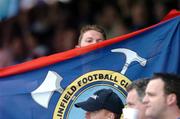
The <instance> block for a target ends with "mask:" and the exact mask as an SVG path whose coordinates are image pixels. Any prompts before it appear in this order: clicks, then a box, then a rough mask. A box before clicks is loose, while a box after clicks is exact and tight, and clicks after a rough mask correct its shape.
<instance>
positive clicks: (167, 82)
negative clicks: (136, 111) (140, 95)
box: [143, 73, 180, 119]
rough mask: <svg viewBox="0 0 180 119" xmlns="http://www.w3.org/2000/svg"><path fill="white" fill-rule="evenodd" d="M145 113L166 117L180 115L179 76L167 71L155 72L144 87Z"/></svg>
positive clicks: (164, 118)
mask: <svg viewBox="0 0 180 119" xmlns="http://www.w3.org/2000/svg"><path fill="white" fill-rule="evenodd" d="M143 102H144V103H145V104H146V106H147V109H146V115H147V116H148V117H152V118H158V119H166V118H172V119H175V118H178V117H180V77H179V76H177V75H174V74H168V73H156V74H155V75H154V76H153V77H152V79H151V80H150V82H149V83H148V85H147V88H146V95H145V97H144V99H143Z"/></svg>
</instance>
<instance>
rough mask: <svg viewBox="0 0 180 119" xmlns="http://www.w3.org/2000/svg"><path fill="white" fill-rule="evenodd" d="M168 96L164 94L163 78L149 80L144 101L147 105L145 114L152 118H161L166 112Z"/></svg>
mask: <svg viewBox="0 0 180 119" xmlns="http://www.w3.org/2000/svg"><path fill="white" fill-rule="evenodd" d="M166 100H167V99H166V96H165V94H164V82H163V81H162V80H161V79H154V80H151V81H150V82H149V84H148V85H147V88H146V95H145V97H144V99H143V102H144V103H145V105H146V112H145V115H146V116H148V117H152V118H159V117H162V116H163V113H166V112H165V110H166V108H167V104H166V102H167V101H166Z"/></svg>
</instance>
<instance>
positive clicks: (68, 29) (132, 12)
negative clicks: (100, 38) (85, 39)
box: [0, 0, 180, 68]
mask: <svg viewBox="0 0 180 119" xmlns="http://www.w3.org/2000/svg"><path fill="white" fill-rule="evenodd" d="M21 1H23V2H22V3H21V5H19V10H18V13H17V14H16V15H15V16H13V17H11V18H8V19H5V20H1V21H0V68H2V67H5V66H9V65H14V64H18V63H22V62H25V61H28V60H32V59H35V58H38V57H41V56H46V55H50V54H53V53H58V52H63V51H66V50H69V49H73V48H75V45H77V43H78V36H79V30H80V28H81V27H82V26H84V25H87V24H97V25H100V26H102V27H103V28H104V29H105V31H106V34H107V37H108V39H109V38H113V37H116V36H120V35H123V34H127V33H129V32H132V31H135V30H138V29H142V28H144V27H147V26H150V25H153V24H155V23H158V22H159V21H160V20H161V19H162V18H163V17H164V16H165V15H166V14H167V13H168V12H169V11H170V10H172V9H177V10H179V8H180V1H179V0H64V1H63V0H58V1H57V0H49V1H48V0H30V1H33V2H31V4H30V3H26V2H27V1H28V0H21ZM35 1H36V2H35Z"/></svg>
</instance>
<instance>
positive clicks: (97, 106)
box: [75, 89, 124, 119]
mask: <svg viewBox="0 0 180 119" xmlns="http://www.w3.org/2000/svg"><path fill="white" fill-rule="evenodd" d="M75 107H77V108H81V109H83V110H85V111H86V119H120V116H121V113H122V109H123V107H124V104H123V102H122V101H121V99H120V98H119V96H118V95H117V94H116V93H115V92H113V90H111V89H101V90H98V91H96V92H95V93H94V94H93V95H92V96H90V97H89V98H88V99H87V100H86V101H83V102H79V103H76V104H75Z"/></svg>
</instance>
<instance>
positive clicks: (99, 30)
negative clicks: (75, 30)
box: [78, 25, 106, 44]
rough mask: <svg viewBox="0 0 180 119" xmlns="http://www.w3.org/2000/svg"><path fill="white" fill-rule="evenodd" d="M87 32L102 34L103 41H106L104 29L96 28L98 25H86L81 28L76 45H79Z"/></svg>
mask: <svg viewBox="0 0 180 119" xmlns="http://www.w3.org/2000/svg"><path fill="white" fill-rule="evenodd" d="M89 30H95V31H97V32H100V33H102V35H103V37H104V40H105V39H106V33H105V31H104V29H103V28H102V27H101V26H98V25H86V26H84V27H82V28H81V31H80V36H79V40H78V44H80V42H81V39H82V37H83V35H84V33H85V32H87V31H89Z"/></svg>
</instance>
